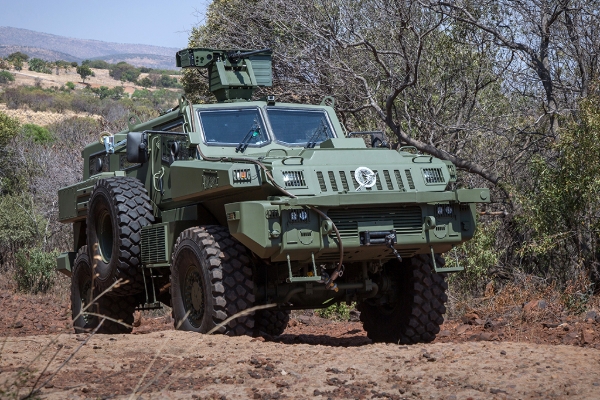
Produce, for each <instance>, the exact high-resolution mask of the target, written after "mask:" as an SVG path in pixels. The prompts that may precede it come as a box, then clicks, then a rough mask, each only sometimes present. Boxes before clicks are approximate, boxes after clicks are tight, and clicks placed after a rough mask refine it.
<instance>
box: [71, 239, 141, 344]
mask: <svg viewBox="0 0 600 400" xmlns="http://www.w3.org/2000/svg"><path fill="white" fill-rule="evenodd" d="M99 293H100V292H99V291H98V289H97V288H95V287H94V284H93V279H92V267H91V265H90V258H89V255H88V252H87V246H83V247H81V249H79V251H78V252H77V256H76V257H75V263H74V265H73V271H72V273H71V313H72V317H73V328H74V329H75V333H85V332H91V331H93V330H94V329H95V328H96V327H97V326H98V324H99V323H100V321H101V320H102V318H101V317H98V316H96V315H84V314H82V315H80V313H81V310H82V309H83V308H84V307H85V306H86V305H87V304H89V303H90V301H91V300H93V299H94V298H95V297H96V296H97V295H98V294H99ZM136 305H137V300H136V298H135V296H118V297H116V296H109V295H108V294H105V295H103V296H102V297H100V298H99V299H98V300H96V303H95V304H92V306H90V307H88V308H87V309H86V310H85V311H84V312H90V313H94V314H99V315H104V316H107V317H109V318H112V319H115V320H117V321H119V320H120V321H122V322H124V323H125V324H127V325H130V326H125V325H123V324H120V323H118V322H115V321H111V320H108V319H106V320H105V321H104V322H103V323H102V326H101V327H100V329H98V331H97V333H107V334H117V333H130V332H131V329H132V328H131V324H132V323H133V311H134V310H135V307H136Z"/></svg>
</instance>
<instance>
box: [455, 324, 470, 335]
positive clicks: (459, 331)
mask: <svg viewBox="0 0 600 400" xmlns="http://www.w3.org/2000/svg"><path fill="white" fill-rule="evenodd" d="M468 329H469V325H461V326H459V327H458V328H456V334H457V335H462V334H463V333H465V332H466V331H467V330H468Z"/></svg>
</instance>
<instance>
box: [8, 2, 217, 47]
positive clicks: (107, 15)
mask: <svg viewBox="0 0 600 400" xmlns="http://www.w3.org/2000/svg"><path fill="white" fill-rule="evenodd" d="M210 2H211V1H210V0H195V1H190V0H179V1H176V2H171V1H168V0H161V1H158V0H145V1H130V0H121V1H115V0H103V1H98V0H88V1H74V0H58V1H49V0H15V1H12V0H7V1H2V3H3V4H2V6H1V12H0V26H10V27H13V28H23V29H29V30H32V31H37V32H44V33H51V34H54V35H60V36H67V37H71V38H77V39H94V40H102V41H105V42H116V43H133V44H150V45H156V46H165V47H174V48H178V49H183V48H185V47H187V40H188V37H189V32H190V30H191V28H192V27H194V26H197V25H200V24H202V22H203V19H204V12H205V10H206V7H207V5H208V4H210Z"/></svg>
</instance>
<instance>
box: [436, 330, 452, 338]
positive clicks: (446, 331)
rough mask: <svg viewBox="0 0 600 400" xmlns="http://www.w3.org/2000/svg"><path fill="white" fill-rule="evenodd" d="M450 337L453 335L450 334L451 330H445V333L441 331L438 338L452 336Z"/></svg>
mask: <svg viewBox="0 0 600 400" xmlns="http://www.w3.org/2000/svg"><path fill="white" fill-rule="evenodd" d="M450 335H452V333H450V331H449V330H446V329H445V330H443V331H440V333H438V336H439V337H448V336H450Z"/></svg>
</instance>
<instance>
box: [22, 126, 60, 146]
mask: <svg viewBox="0 0 600 400" xmlns="http://www.w3.org/2000/svg"><path fill="white" fill-rule="evenodd" d="M21 133H22V135H23V136H24V137H26V138H28V139H30V140H32V141H33V142H35V143H40V144H47V143H50V142H52V141H54V136H52V134H51V133H50V131H49V130H48V129H46V128H44V127H43V126H39V125H36V124H25V125H23V126H22V127H21Z"/></svg>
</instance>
